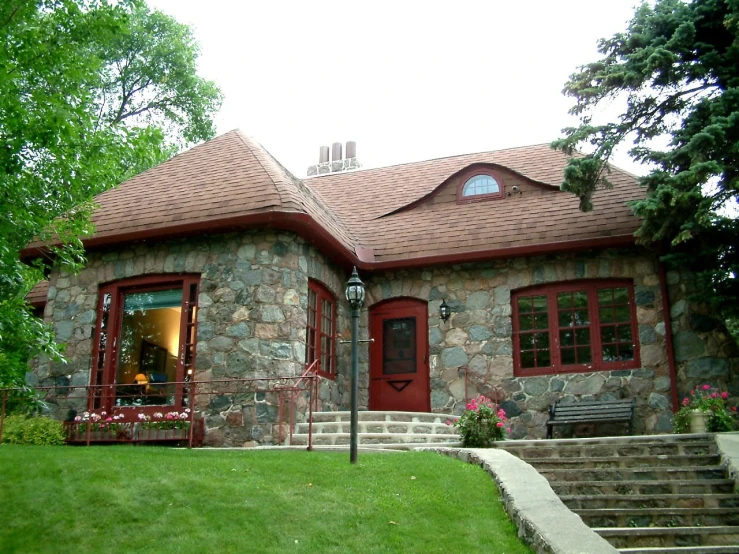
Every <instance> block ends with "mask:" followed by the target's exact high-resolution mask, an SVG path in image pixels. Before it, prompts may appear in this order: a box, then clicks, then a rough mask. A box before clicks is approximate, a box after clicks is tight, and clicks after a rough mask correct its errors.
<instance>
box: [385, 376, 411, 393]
mask: <svg viewBox="0 0 739 554" xmlns="http://www.w3.org/2000/svg"><path fill="white" fill-rule="evenodd" d="M412 382H413V380H412V379H407V380H405V381H388V382H387V384H388V385H390V386H391V387H393V388H394V389H395V390H396V391H398V392H400V391H402V390H403V389H404V388H406V387H407V386H408V385H410V384H411V383H412Z"/></svg>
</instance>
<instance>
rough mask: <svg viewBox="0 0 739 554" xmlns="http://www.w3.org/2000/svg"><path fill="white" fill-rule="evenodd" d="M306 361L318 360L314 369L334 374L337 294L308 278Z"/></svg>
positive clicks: (330, 375)
mask: <svg viewBox="0 0 739 554" xmlns="http://www.w3.org/2000/svg"><path fill="white" fill-rule="evenodd" d="M307 315H308V317H307V325H306V330H305V363H306V365H310V364H312V363H313V362H314V361H316V360H318V368H317V372H318V374H319V375H323V376H324V377H328V378H330V379H335V378H336V298H335V297H334V295H333V294H331V291H329V290H328V289H327V288H326V287H325V286H323V285H322V284H321V283H319V282H318V281H308V310H307Z"/></svg>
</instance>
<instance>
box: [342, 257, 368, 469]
mask: <svg viewBox="0 0 739 554" xmlns="http://www.w3.org/2000/svg"><path fill="white" fill-rule="evenodd" d="M344 293H345V295H346V299H347V300H348V301H349V306H351V308H352V381H351V427H350V430H349V461H350V462H351V463H353V464H356V463H357V422H358V420H359V416H358V413H357V396H358V388H359V353H358V350H359V310H361V309H362V306H363V305H364V283H362V280H361V279H360V278H359V275H358V274H357V268H356V267H355V268H354V271H352V276H351V277H350V278H349V280H348V281H347V282H346V289H345V291H344Z"/></svg>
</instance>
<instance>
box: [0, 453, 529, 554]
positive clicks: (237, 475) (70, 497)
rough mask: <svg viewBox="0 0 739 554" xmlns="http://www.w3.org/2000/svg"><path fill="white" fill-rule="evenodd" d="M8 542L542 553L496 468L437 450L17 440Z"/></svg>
mask: <svg viewBox="0 0 739 554" xmlns="http://www.w3.org/2000/svg"><path fill="white" fill-rule="evenodd" d="M0 551H2V552H3V553H9V552H19V553H21V552H22V553H24V554H26V553H35V552H54V553H65V552H70V553H75V554H76V553H85V552H91V553H92V552H94V553H96V554H97V553H107V552H116V553H121V552H123V553H127V552H156V553H157V554H160V553H168V552H198V553H207V552H217V553H222V552H239V553H251V552H320V553H325V552H340V553H342V554H344V553H354V552H403V553H408V552H419V553H429V552H444V553H456V552H464V551H479V552H493V553H495V554H503V553H506V554H514V553H530V552H531V551H530V550H529V549H528V548H527V547H526V546H524V545H523V544H522V543H521V542H520V541H519V540H518V539H517V537H516V529H515V527H514V525H513V524H512V523H511V522H510V521H509V520H508V517H507V516H506V514H505V512H504V511H503V507H502V504H501V503H500V502H499V501H498V493H497V490H496V488H495V485H494V484H493V482H492V480H491V479H490V477H489V476H488V475H487V474H485V473H484V472H483V471H482V470H481V469H480V468H479V467H477V466H472V465H469V464H465V463H463V462H460V461H458V460H454V459H451V458H446V457H443V456H439V455H438V454H433V453H427V452H408V453H402V454H365V453H362V452H360V453H359V464H357V465H356V466H352V465H351V464H349V455H348V453H327V452H305V451H212V450H210V451H195V450H184V449H172V448H158V447H132V446H108V447H105V446H97V447H89V448H86V447H76V448H75V447H64V446H62V447H31V446H26V447H23V446H9V445H4V446H2V447H0Z"/></svg>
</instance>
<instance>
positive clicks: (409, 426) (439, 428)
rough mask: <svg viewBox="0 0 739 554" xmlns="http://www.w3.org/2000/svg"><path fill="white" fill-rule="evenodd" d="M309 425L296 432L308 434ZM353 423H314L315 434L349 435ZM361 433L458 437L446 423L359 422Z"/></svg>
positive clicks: (303, 424) (296, 427)
mask: <svg viewBox="0 0 739 554" xmlns="http://www.w3.org/2000/svg"><path fill="white" fill-rule="evenodd" d="M308 427H309V425H308V423H299V424H297V425H296V426H295V432H296V433H299V434H306V433H308ZM350 429H351V423H350V422H348V421H346V422H345V421H323V422H317V423H316V422H314V423H313V433H314V434H320V433H348V432H349V431H350ZM357 431H358V432H359V433H386V434H387V433H401V434H409V433H410V434H413V433H420V434H441V435H454V436H455V437H456V436H458V434H457V430H456V428H455V427H452V426H449V425H447V424H446V423H419V422H413V421H409V422H406V421H400V422H398V421H359V422H358V423H357Z"/></svg>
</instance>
